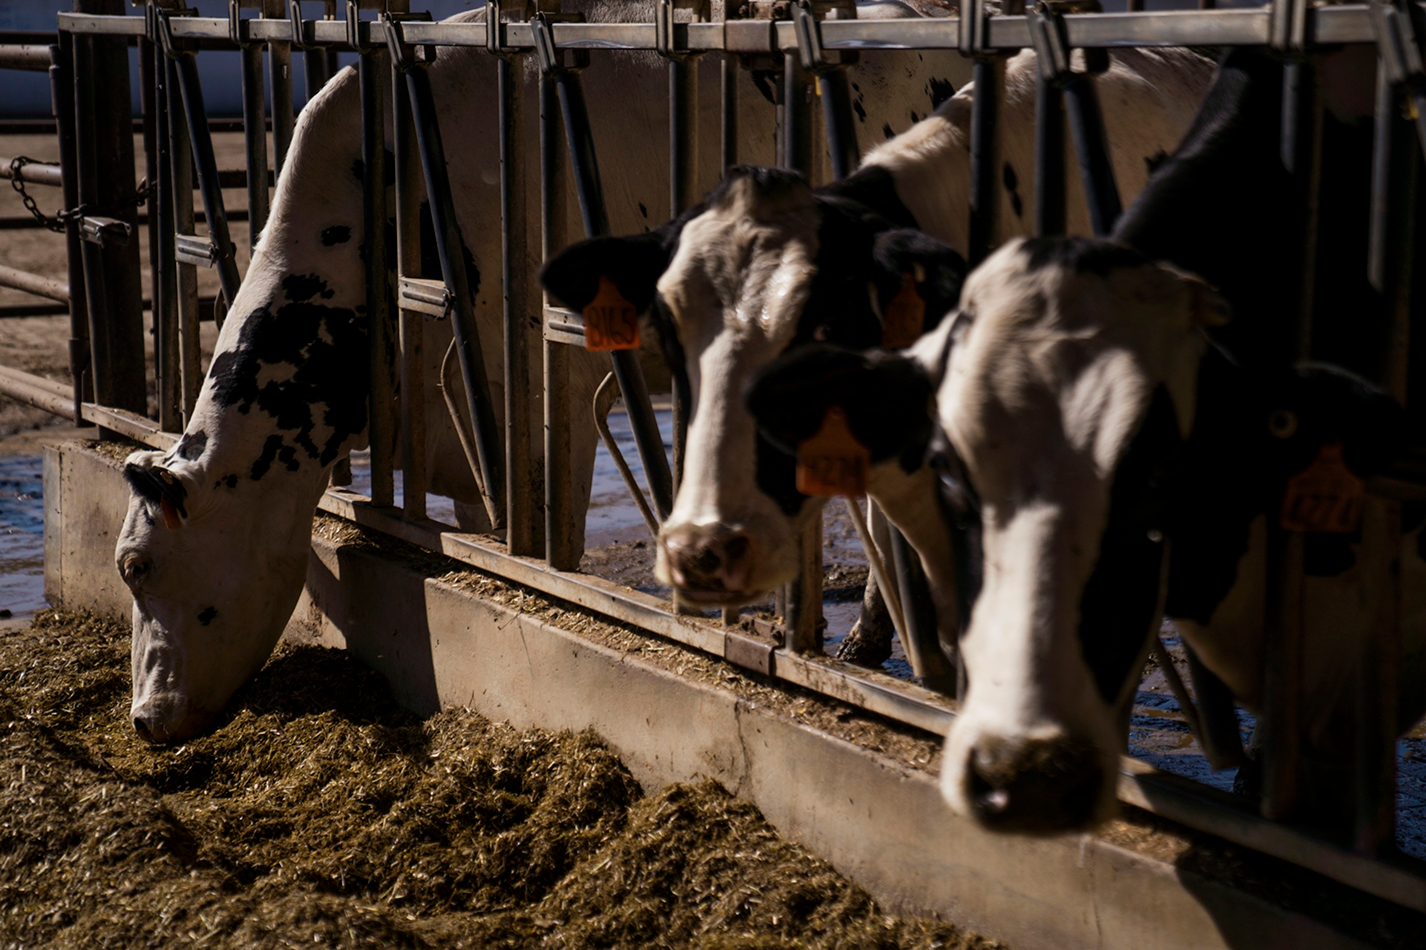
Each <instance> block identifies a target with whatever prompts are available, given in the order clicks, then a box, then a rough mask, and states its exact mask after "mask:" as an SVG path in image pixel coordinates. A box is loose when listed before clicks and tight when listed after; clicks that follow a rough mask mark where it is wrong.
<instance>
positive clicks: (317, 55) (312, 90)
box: [302, 48, 332, 102]
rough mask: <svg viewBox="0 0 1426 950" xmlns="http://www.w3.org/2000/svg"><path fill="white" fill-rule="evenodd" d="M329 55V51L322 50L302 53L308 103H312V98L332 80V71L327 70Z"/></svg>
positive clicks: (303, 77) (303, 75)
mask: <svg viewBox="0 0 1426 950" xmlns="http://www.w3.org/2000/svg"><path fill="white" fill-rule="evenodd" d="M328 55H329V53H328V52H327V50H325V49H322V48H316V49H309V50H304V51H303V52H302V88H303V91H304V92H305V93H306V94H307V101H308V102H310V101H312V97H313V96H315V95H316V94H317V93H319V92H321V91H322V87H323V86H325V85H326V84H327V80H329V79H331V78H332V73H331V70H329V69H328V68H327V67H328V65H329V64H328V62H327V57H328Z"/></svg>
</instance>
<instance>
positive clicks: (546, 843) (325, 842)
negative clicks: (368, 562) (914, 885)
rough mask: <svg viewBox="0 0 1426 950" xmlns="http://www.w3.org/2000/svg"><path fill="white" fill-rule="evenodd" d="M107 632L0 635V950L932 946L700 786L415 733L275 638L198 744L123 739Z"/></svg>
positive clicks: (362, 676)
mask: <svg viewBox="0 0 1426 950" xmlns="http://www.w3.org/2000/svg"><path fill="white" fill-rule="evenodd" d="M127 671H128V630H127V628H126V627H124V626H122V625H120V624H117V623H114V622H110V621H105V620H100V619H97V618H94V617H89V616H80V615H73V614H63V613H60V612H57V611H48V612H46V613H43V614H41V615H39V616H38V617H37V618H36V619H35V623H34V625H33V627H32V628H30V629H29V630H20V631H16V632H13V633H10V634H6V635H4V636H0V723H3V725H0V730H3V731H0V742H3V746H4V747H3V750H0V755H3V761H0V790H3V791H0V943H4V944H5V945H9V946H25V947H41V946H52V947H67V946H84V947H94V946H98V947H167V946H177V945H183V946H188V945H201V946H213V947H288V946H299V945H300V946H308V947H310V946H340V947H358V946H362V947H366V946H371V947H413V948H414V947H462V946H466V947H530V946H548V947H635V946H637V947H643V946H650V945H652V946H680V947H681V946H695V947H705V948H734V947H736V948H755V947H785V946H799V947H888V948H889V947H927V948H929V947H946V948H980V947H990V946H994V944H992V943H990V942H989V941H986V940H985V939H983V938H980V937H978V936H975V935H970V934H964V933H961V932H959V931H958V930H957V929H956V928H954V927H952V926H950V925H947V924H944V923H940V922H936V921H912V920H902V919H897V918H892V917H888V916H886V915H884V914H883V913H882V912H881V911H880V910H879V909H878V907H877V906H876V904H875V902H873V901H872V900H871V898H870V897H869V896H868V895H867V894H866V893H865V892H864V891H862V890H861V889H860V888H859V887H857V886H856V885H854V884H852V883H851V882H849V881H847V880H845V879H844V878H842V877H840V876H839V875H838V874H837V873H836V872H835V871H834V870H832V868H831V867H830V866H828V865H827V864H826V863H825V862H823V861H820V860H818V859H817V858H815V857H813V856H812V855H810V854H808V853H807V852H806V851H804V850H803V849H801V848H800V847H798V846H796V845H793V844H790V843H788V842H786V841H784V840H782V839H781V838H779V837H778V835H777V834H776V832H775V831H773V830H772V829H771V828H770V827H769V826H768V825H767V823H766V822H765V821H763V819H762V817H761V816H760V815H759V814H758V812H757V810H756V809H755V808H754V807H752V806H751V805H749V804H747V803H745V802H742V801H739V800H738V799H735V798H733V797H732V796H730V795H729V794H728V793H727V792H725V791H724V790H723V789H721V788H720V787H718V786H717V785H715V784H713V783H711V782H705V783H703V784H698V785H673V786H669V787H668V788H666V789H663V790H662V791H660V792H659V793H658V794H656V795H653V796H651V797H647V798H646V797H644V796H643V794H642V792H641V791H640V789H639V786H638V784H637V783H636V782H635V781H634V779H633V778H632V776H631V775H630V774H629V772H628V771H627V770H626V769H625V768H624V767H623V765H622V764H621V763H620V762H619V761H618V759H617V758H616V757H615V756H614V755H613V754H612V753H611V752H610V751H609V750H608V749H607V748H606V747H605V746H604V745H603V744H602V743H601V742H600V740H599V739H598V738H597V737H596V736H594V735H593V734H591V733H582V734H579V735H573V734H569V733H563V734H555V733H550V732H545V731H541V730H528V731H519V730H516V729H513V728H511V727H509V726H506V725H503V724H498V723H492V722H490V721H488V720H486V719H484V718H482V717H480V716H478V715H476V714H474V713H472V712H470V711H467V710H448V711H446V712H443V713H440V714H439V715H436V716H433V717H432V718H430V719H428V720H425V721H422V720H419V719H417V718H416V717H414V716H412V715H411V714H409V713H406V712H404V711H402V710H401V709H400V708H399V707H397V706H396V705H395V703H394V702H393V700H392V699H391V698H390V695H389V693H388V692H387V690H386V687H385V685H384V683H383V682H382V681H381V679H380V677H379V676H378V675H377V674H375V673H373V672H371V671H369V670H366V669H364V668H362V667H360V666H359V665H357V664H356V663H355V662H354V661H352V660H351V659H350V658H348V657H347V656H346V655H345V654H342V653H339V652H336V651H330V650H322V649H318V648H314V647H294V646H291V645H288V644H284V645H282V646H280V647H279V648H278V652H277V654H276V655H275V656H274V658H273V659H272V660H271V661H270V662H269V663H268V666H267V668H266V669H265V670H264V671H263V672H262V673H261V674H259V676H258V677H257V679H256V680H255V681H254V682H253V683H251V684H249V685H248V686H247V687H245V688H244V690H243V691H242V692H240V694H239V695H238V696H237V698H236V699H235V701H234V703H233V712H232V713H231V714H230V716H229V718H228V721H227V722H225V723H224V724H223V725H222V726H221V727H220V728H219V729H218V730H217V731H216V732H215V733H214V734H213V735H210V736H207V737H205V738H203V739H199V740H196V741H194V742H190V743H188V744H187V745H184V746H181V747H179V748H176V749H152V748H149V747H147V746H145V745H144V744H143V743H141V742H140V741H139V740H138V739H137V737H136V736H134V735H133V733H132V730H131V729H130V727H129V724H128V722H127V713H128V693H129V681H128V672H127Z"/></svg>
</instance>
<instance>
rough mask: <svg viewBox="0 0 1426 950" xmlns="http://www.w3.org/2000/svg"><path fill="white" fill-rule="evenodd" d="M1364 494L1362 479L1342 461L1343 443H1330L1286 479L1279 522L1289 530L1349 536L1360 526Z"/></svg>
mask: <svg viewBox="0 0 1426 950" xmlns="http://www.w3.org/2000/svg"><path fill="white" fill-rule="evenodd" d="M1364 494H1365V490H1364V486H1363V484H1362V480H1361V479H1360V478H1358V477H1357V476H1355V475H1353V474H1352V472H1351V470H1350V469H1349V468H1347V463H1346V462H1344V461H1343V460H1342V443H1340V442H1332V443H1330V444H1328V445H1324V446H1322V450H1321V451H1320V452H1318V453H1317V458H1316V460H1315V461H1313V463H1312V464H1311V465H1309V466H1307V467H1306V468H1305V469H1303V470H1302V471H1300V472H1298V473H1297V474H1296V475H1294V476H1292V477H1291V478H1289V479H1288V480H1287V488H1286V490H1285V491H1284V492H1283V496H1282V514H1281V516H1280V517H1279V519H1278V520H1279V523H1280V524H1281V525H1282V526H1283V528H1285V529H1287V530H1288V531H1322V532H1331V533H1333V534H1349V533H1350V532H1353V531H1355V530H1357V527H1358V526H1359V525H1360V524H1361V523H1362V501H1363V496H1364Z"/></svg>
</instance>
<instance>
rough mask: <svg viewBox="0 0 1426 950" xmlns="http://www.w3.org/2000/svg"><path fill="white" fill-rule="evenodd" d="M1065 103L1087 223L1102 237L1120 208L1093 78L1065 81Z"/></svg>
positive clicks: (1110, 226) (1115, 219) (1112, 228)
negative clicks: (1087, 211) (1081, 185)
mask: <svg viewBox="0 0 1426 950" xmlns="http://www.w3.org/2000/svg"><path fill="white" fill-rule="evenodd" d="M1064 103H1065V111H1066V112H1067V113H1068V115H1069V127H1070V137H1071V138H1072V139H1074V152H1075V159H1076V161H1077V163H1078V164H1079V174H1080V179H1081V180H1082V181H1083V183H1084V198H1085V202H1086V203H1087V204H1088V205H1089V223H1090V226H1091V227H1092V228H1093V229H1094V233H1095V235H1096V236H1098V237H1105V236H1107V235H1108V234H1109V232H1110V231H1112V230H1114V222H1115V221H1117V220H1118V219H1119V214H1120V212H1121V211H1122V210H1123V207H1122V205H1121V204H1120V202H1119V186H1118V185H1117V184H1115V181H1114V165H1113V163H1112V162H1110V160H1109V140H1108V138H1107V136H1106V135H1105V131H1104V113H1103V112H1102V111H1101V110H1100V108H1099V94H1098V92H1097V91H1096V90H1095V87H1094V77H1093V76H1076V77H1074V78H1073V79H1071V80H1070V81H1069V82H1067V83H1065V86H1064Z"/></svg>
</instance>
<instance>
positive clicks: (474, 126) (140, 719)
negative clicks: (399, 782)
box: [115, 0, 945, 742]
mask: <svg viewBox="0 0 1426 950" xmlns="http://www.w3.org/2000/svg"><path fill="white" fill-rule="evenodd" d="M572 2H573V9H576V10H579V11H581V12H585V13H587V14H588V16H589V18H590V19H591V20H595V21H604V22H613V21H634V22H649V20H650V6H649V4H647V3H646V2H642V0H636V2H624V0H572ZM869 6H870V7H872V8H878V9H873V10H871V11H870V12H872V13H873V14H874V15H892V16H896V15H906V14H907V13H908V11H907V10H906V9H905V8H903V7H897V6H896V5H895V4H888V3H882V4H870V5H869ZM483 15H484V14H483V11H479V10H477V11H474V12H473V13H467V14H462V15H461V16H459V17H456V18H454V19H455V20H456V21H470V20H472V19H479V18H481V17H482V16H483ZM933 70H934V71H933ZM942 75H943V73H942V72H941V69H940V67H938V66H937V67H933V66H931V65H928V64H925V63H923V62H921V60H920V58H919V57H917V56H916V55H915V54H910V53H905V54H889V56H888V57H885V58H883V57H878V58H877V59H876V60H873V61H869V62H868V63H866V64H864V65H863V66H862V67H859V68H858V70H857V72H856V79H857V82H858V84H859V86H860V91H861V94H862V96H863V99H862V102H861V106H862V108H863V109H864V110H865V113H866V124H867V127H868V128H870V129H875V130H880V129H881V128H882V126H883V125H886V124H889V123H896V124H897V125H899V126H900V125H904V124H905V123H906V122H907V121H908V120H909V121H914V119H915V117H916V116H917V115H918V113H921V114H924V112H925V111H928V110H929V109H930V108H931V107H932V103H933V101H934V97H935V96H936V95H937V90H938V89H940V88H941V87H943V86H944V85H945V83H944V81H943V80H941V79H940V78H939V77H940V76H942ZM429 76H430V79H431V85H432V89H433V93H434V98H435V102H436V107H437V110H438V115H439V118H440V121H441V127H442V135H443V139H444V142H445V146H446V150H447V154H446V159H447V166H448V170H449V173H450V180H451V190H452V198H453V200H454V204H455V213H456V220H457V223H458V225H459V229H460V234H461V239H462V243H463V245H464V252H465V253H464V255H463V256H464V258H465V266H466V272H467V277H468V283H469V286H470V290H471V294H472V296H473V297H474V300H473V301H472V303H473V309H474V312H475V321H476V328H477V331H478V335H479V336H480V338H481V340H482V342H483V353H484V357H485V375H486V377H487V378H488V379H489V380H490V389H491V393H490V396H491V401H492V403H493V408H494V412H495V416H496V422H497V426H499V425H500V422H501V420H502V419H503V414H504V393H503V379H504V377H503V373H502V365H501V353H502V349H503V348H502V347H501V346H500V345H499V341H500V339H501V333H502V327H503V324H502V316H501V299H502V288H501V287H500V281H499V279H498V278H497V277H494V276H492V275H497V274H498V273H499V262H500V260H501V238H500V229H499V227H498V226H497V224H498V209H499V208H500V191H499V175H498V173H497V170H498V168H499V152H498V142H499V136H498V135H496V134H495V129H494V126H493V124H492V123H493V121H494V118H495V111H494V110H495V103H496V101H497V99H496V89H495V70H494V67H493V66H492V65H491V60H490V59H489V57H487V56H485V55H484V54H483V53H481V52H479V51H476V50H474V49H469V48H457V47H442V48H440V50H439V55H438V57H437V60H436V62H435V63H434V64H432V65H431V66H430V69H429ZM664 78H665V74H664V66H663V61H662V60H661V59H659V58H658V57H657V56H656V55H655V54H653V53H647V54H637V53H627V52H615V53H611V54H609V55H608V56H602V57H600V58H599V60H598V62H597V63H596V64H595V65H594V66H592V67H591V68H590V69H589V70H588V71H587V72H586V73H585V83H586V89H587V91H588V93H589V95H588V98H589V103H590V113H591V121H592V124H593V127H594V134H595V136H596V141H597V142H598V143H599V144H601V145H604V144H605V143H604V140H603V136H604V134H605V132H606V131H610V130H612V133H611V134H612V137H611V139H610V141H609V143H608V145H609V146H610V147H612V148H613V149H614V151H613V152H612V153H611V155H612V156H613V157H614V158H616V159H618V160H615V161H606V163H605V174H604V181H603V184H604V194H605V196H606V199H607V201H608V210H609V214H610V218H611V221H612V223H613V225H614V226H615V227H618V228H621V229H625V230H634V229H637V228H638V227H640V226H641V224H642V222H644V221H646V220H647V218H648V214H649V209H651V208H652V209H657V208H659V207H660V206H661V205H662V203H663V202H664V201H665V200H666V196H667V194H668V180H667V162H666V161H664V160H663V159H662V158H661V157H659V154H658V152H657V150H650V149H648V148H645V147H643V145H642V143H640V142H631V141H630V140H629V138H628V136H627V134H625V132H624V124H625V123H627V124H629V125H631V126H634V127H638V128H646V129H649V130H650V140H651V141H662V139H660V138H659V130H660V129H662V128H664V127H665V126H664V123H666V122H667V98H666V95H665V93H666V85H665V84H664ZM381 85H382V87H383V94H387V92H388V87H387V86H386V84H381ZM705 88H707V87H705ZM743 94H745V95H747V96H749V97H753V96H756V97H758V98H759V104H761V94H760V93H758V92H757V91H756V90H753V89H751V87H748V88H747V89H746V90H745V91H744V93H743ZM744 105H745V106H748V105H749V104H747V103H745V104H744ZM717 114H718V102H717V97H716V96H704V97H702V99H701V100H700V121H701V122H702V123H704V124H711V123H714V122H716V121H717ZM614 118H617V122H612V121H610V120H611V119H614ZM742 132H743V134H742V137H741V138H742V145H743V146H744V147H746V148H747V149H749V150H750V151H751V152H752V153H753V154H759V155H767V154H771V153H772V150H773V148H772V146H773V143H772V135H771V122H768V123H764V124H757V123H751V122H749V123H745V127H744V128H743V130H742ZM878 134H879V132H878ZM387 167H388V169H390V167H391V165H390V162H389V161H388V166H387ZM362 173H363V169H362V165H361V141H360V108H359V97H358V82H357V77H356V74H355V72H354V71H353V70H350V69H348V70H343V71H342V72H340V73H338V74H337V75H336V76H335V77H333V79H332V81H331V82H330V83H329V84H328V85H327V86H326V87H325V88H324V89H323V90H322V91H321V92H320V93H319V94H318V95H316V96H315V97H313V99H312V101H311V102H309V103H308V105H307V107H306V108H305V109H304V110H303V112H302V114H301V116H300V117H299V119H298V123H297V130H296V134H295V136H294V139H293V143H292V148H291V150H290V152H289V155H288V157H287V162H286V164H285V166H284V168H283V170H282V174H281V177H280V179H279V181H278V187H277V191H276V193H275V195H274V197H273V207H272V214H271V218H270V220H269V222H268V224H267V227H266V229H265V230H264V232H263V234H262V236H261V240H260V242H259V244H258V246H257V248H256V250H255V252H254V255H253V259H252V263H251V266H250V267H249V269H248V271H247V273H246V275H245V278H244V281H243V285H242V288H241V290H240V292H239V293H238V294H237V297H236V299H235V300H234V301H233V302H232V306H231V307H230V309H229V312H228V316H227V321H226V323H225V324H224V326H223V329H222V332H221V334H220V336H219V339H218V343H217V347H216V353H215V355H214V358H213V362H212V366H211V369H210V372H209V375H208V377H207V379H206V380H205V381H204V384H203V388H202V391H201V393H200V395H199V397H198V401H197V404H196V406H195V408H194V410H193V413H192V416H191V418H190V419H189V420H188V422H187V426H186V430H185V432H184V434H183V438H182V440H181V441H180V442H179V443H178V444H177V445H176V446H175V447H174V448H173V449H172V450H170V451H167V452H148V451H145V452H136V453H134V454H133V455H132V456H131V457H130V458H129V460H128V464H127V465H126V467H125V473H126V477H127V478H128V481H129V485H130V487H131V489H132V492H131V497H130V503H129V511H128V514H127V517H126V519H125V524H124V528H123V530H122V532H121V535H120V538H119V541H118V544H117V547H116V551H115V557H116V562H117V567H118V569H119V571H120V573H121V574H122V576H123V578H124V581H125V582H126V583H127V584H128V586H129V588H130V589H131V590H132V592H133V595H134V613H133V629H134V639H133V650H132V658H133V684H134V693H133V703H132V707H131V714H132V720H133V723H134V727H135V729H136V730H137V731H138V732H139V734H140V735H142V736H143V737H145V738H146V739H149V740H151V741H155V742H174V741H181V740H183V739H186V738H189V737H192V736H194V735H196V734H198V733H200V732H202V731H203V730H204V729H205V728H207V727H209V726H210V725H211V724H212V723H213V722H214V721H215V718H216V717H217V715H218V714H219V712H220V711H221V710H222V709H223V707H224V706H225V705H226V703H227V702H228V700H229V699H230V697H231V696H232V695H233V693H234V692H235V691H236V690H237V689H238V687H239V686H240V685H241V684H242V683H243V682H244V681H245V680H246V679H247V678H248V677H249V676H250V675H252V673H254V672H255V671H256V670H257V669H258V668H259V667H261V665H262V664H263V662H264V661H265V660H266V658H267V657H268V655H269V654H270V652H271V650H272V647H273V645H274V644H275V643H276V641H277V638H278V636H279V635H280V634H281V632H282V629H283V627H284V625H285V624H286V622H287V619H288V617H289V616H290V615H291V612H292V609H293V606H294V604H295V603H296V601H297V598H298V595H299V594H300V592H301V590H302V584H303V579H304V577H305V574H306V565H307V563H308V551H309V537H310V527H311V522H312V514H313V510H314V508H315V506H316V503H317V500H318V499H319V497H320V496H321V493H322V491H323V490H324V488H325V486H326V484H327V482H328V477H329V474H330V471H331V468H332V465H333V464H334V463H335V462H336V461H337V460H338V459H341V458H343V457H345V456H346V455H347V454H348V453H349V452H350V451H351V450H352V449H354V448H359V447H361V446H362V445H364V444H365V443H366V438H367V436H366V423H367V420H366V411H367V410H366V401H367V398H368V392H369V387H368V385H367V378H366V377H367V372H368V370H367V364H368V356H367V350H366V314H365V312H364V304H365V299H366V285H365V278H364V271H363V256H364V253H365V250H364V248H365V244H366V236H365V235H364V233H363V224H362V197H363V196H362V181H363V174H362ZM426 275H427V276H432V271H430V270H429V269H428V270H427V271H426ZM424 334H425V336H424V342H423V347H422V350H423V354H424V358H425V361H426V365H425V370H426V373H425V378H426V379H427V380H431V379H434V378H436V377H437V374H438V373H439V372H440V367H441V357H442V355H443V354H444V353H445V352H446V348H447V344H448V343H449V341H450V332H449V329H448V328H447V325H446V323H445V322H443V321H433V320H432V321H426V323H425V326H424ZM568 362H569V368H570V372H569V377H568V380H567V382H566V383H565V384H564V385H565V387H566V390H567V392H568V393H569V395H570V399H571V400H572V401H573V402H575V403H578V402H580V401H585V404H588V400H590V399H591V398H592V396H593V393H594V390H595V388H596V387H597V385H598V384H599V382H600V380H601V379H602V378H603V377H604V375H605V374H606V373H607V372H608V370H609V362H608V358H607V356H604V355H603V354H592V353H591V354H586V353H574V354H571V358H570V359H569V361H568ZM453 385H454V386H456V387H459V386H460V383H459V381H458V380H457V381H454V383H453ZM428 396H430V397H432V398H428V400H427V407H426V411H427V419H426V431H427V433H428V439H427V452H428V457H427V466H428V472H429V487H430V490H431V491H433V492H436V493H438V494H442V495H448V496H451V497H452V498H454V499H455V500H456V501H457V510H458V512H459V511H460V510H461V509H462V508H463V507H464V505H463V504H462V503H478V502H479V494H478V492H477V489H476V486H475V482H474V479H473V478H472V476H471V474H470V472H469V469H468V468H467V466H466V464H465V461H464V457H463V453H462V451H461V449H460V444H459V441H458V439H457V436H456V433H455V429H454V428H453V427H452V425H451V421H450V419H449V417H448V415H447V412H446V409H445V406H444V403H443V402H442V400H441V399H439V398H434V387H428ZM457 401H458V402H459V399H457ZM595 445H596V434H595V431H594V429H593V428H592V427H589V426H577V427H575V429H574V430H573V431H572V432H571V433H570V460H571V461H570V473H569V474H570V478H571V481H572V485H571V494H572V497H573V499H574V500H573V503H572V505H571V509H572V510H571V516H572V518H573V524H572V525H571V527H572V529H573V532H574V534H575V540H576V543H577V542H578V541H579V540H580V539H582V535H583V530H584V510H585V505H586V504H587V500H588V494H589V487H590V483H591V479H592V470H593V463H594V452H595ZM467 510H468V511H471V512H473V513H474V515H475V518H474V520H473V521H471V522H465V521H463V526H466V527H470V528H472V529H475V530H482V529H483V528H484V527H488V523H483V522H482V521H481V518H482V517H483V512H482V511H481V510H480V506H479V505H478V504H472V505H471V507H470V508H469V509H467Z"/></svg>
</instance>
